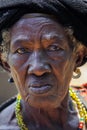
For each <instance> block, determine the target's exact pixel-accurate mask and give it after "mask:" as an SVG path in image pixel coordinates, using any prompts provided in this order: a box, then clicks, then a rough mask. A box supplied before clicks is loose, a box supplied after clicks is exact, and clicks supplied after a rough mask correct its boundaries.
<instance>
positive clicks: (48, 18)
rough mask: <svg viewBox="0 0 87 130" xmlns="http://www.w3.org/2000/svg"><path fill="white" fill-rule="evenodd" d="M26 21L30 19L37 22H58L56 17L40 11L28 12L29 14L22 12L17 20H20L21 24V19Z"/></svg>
mask: <svg viewBox="0 0 87 130" xmlns="http://www.w3.org/2000/svg"><path fill="white" fill-rule="evenodd" d="M25 19H26V21H27V22H29V21H31V22H32V23H38V22H39V21H41V22H43V23H44V22H55V23H58V24H59V22H58V18H56V17H55V16H53V15H47V14H42V13H30V14H24V15H23V16H22V17H21V18H20V19H19V20H18V21H17V23H18V22H20V21H22V22H21V24H22V23H23V20H25Z"/></svg>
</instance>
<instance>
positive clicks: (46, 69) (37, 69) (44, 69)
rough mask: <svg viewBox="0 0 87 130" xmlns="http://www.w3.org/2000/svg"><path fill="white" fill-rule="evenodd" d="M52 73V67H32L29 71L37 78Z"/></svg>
mask: <svg viewBox="0 0 87 130" xmlns="http://www.w3.org/2000/svg"><path fill="white" fill-rule="evenodd" d="M50 72H51V67H50V66H48V65H38V66H35V65H32V66H31V67H29V69H28V73H29V74H34V75H37V76H41V75H44V74H45V73H50Z"/></svg>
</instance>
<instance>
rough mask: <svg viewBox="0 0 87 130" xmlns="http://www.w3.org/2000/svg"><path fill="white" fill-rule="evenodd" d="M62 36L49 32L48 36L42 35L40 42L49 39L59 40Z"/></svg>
mask: <svg viewBox="0 0 87 130" xmlns="http://www.w3.org/2000/svg"><path fill="white" fill-rule="evenodd" d="M63 37H64V36H63V35H60V34H57V33H53V32H50V33H49V34H44V36H43V37H42V40H44V39H45V40H51V39H56V38H59V39H60V40H62V39H63Z"/></svg>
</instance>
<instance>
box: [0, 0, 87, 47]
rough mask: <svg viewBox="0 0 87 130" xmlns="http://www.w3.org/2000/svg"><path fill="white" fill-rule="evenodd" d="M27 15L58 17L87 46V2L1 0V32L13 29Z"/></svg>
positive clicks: (80, 0) (74, 0)
mask: <svg viewBox="0 0 87 130" xmlns="http://www.w3.org/2000/svg"><path fill="white" fill-rule="evenodd" d="M25 13H45V14H51V15H54V16H56V17H58V22H60V23H61V24H63V26H65V27H70V28H72V29H73V30H74V36H75V37H76V38H77V40H79V41H81V42H82V43H83V44H85V45H87V26H86V25H87V1H86V0H73V1H70V0H38V2H37V0H19V1H18V0H13V1H12V0H0V32H1V30H3V29H5V28H9V27H11V26H12V25H13V24H14V23H15V22H16V21H17V20H18V19H19V18H20V17H21V16H22V15H23V14H25ZM78 23H79V24H78ZM0 40H2V36H1V35H0Z"/></svg>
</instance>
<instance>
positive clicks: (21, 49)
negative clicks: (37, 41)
mask: <svg viewBox="0 0 87 130" xmlns="http://www.w3.org/2000/svg"><path fill="white" fill-rule="evenodd" d="M30 52H31V51H30V50H29V49H28V48H19V49H17V50H16V53H18V54H25V53H30Z"/></svg>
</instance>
